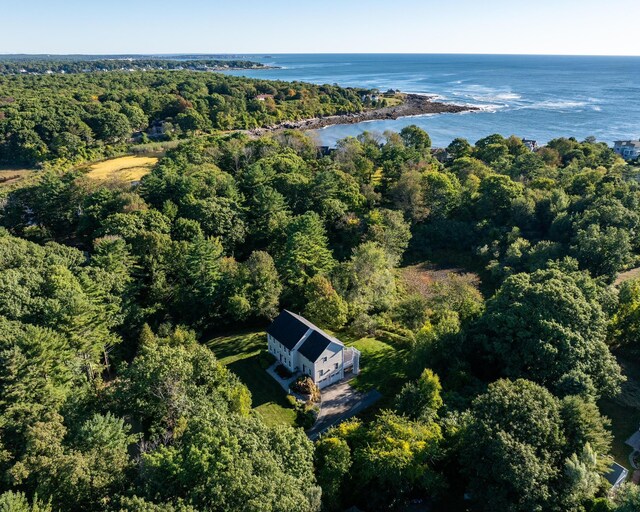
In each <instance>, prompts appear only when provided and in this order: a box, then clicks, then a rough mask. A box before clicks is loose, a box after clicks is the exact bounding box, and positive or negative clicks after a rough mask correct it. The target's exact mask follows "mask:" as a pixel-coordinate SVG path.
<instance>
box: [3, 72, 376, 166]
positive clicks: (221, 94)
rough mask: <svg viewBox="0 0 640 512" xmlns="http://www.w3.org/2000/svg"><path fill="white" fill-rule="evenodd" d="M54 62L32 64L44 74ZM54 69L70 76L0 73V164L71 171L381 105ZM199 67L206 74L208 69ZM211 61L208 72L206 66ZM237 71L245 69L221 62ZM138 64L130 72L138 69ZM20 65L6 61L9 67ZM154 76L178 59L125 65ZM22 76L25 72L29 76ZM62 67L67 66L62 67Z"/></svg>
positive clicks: (309, 91)
mask: <svg viewBox="0 0 640 512" xmlns="http://www.w3.org/2000/svg"><path fill="white" fill-rule="evenodd" d="M56 62H57V61H51V60H46V61H43V62H40V61H35V64H29V65H32V66H44V67H48V68H51V67H52V66H54V65H56ZM107 62H110V64H107V63H103V62H102V61H62V62H60V63H59V64H60V66H63V67H65V66H71V67H72V68H73V69H77V70H80V71H81V72H78V73H77V74H74V72H73V69H71V68H70V69H71V71H70V73H71V74H45V75H39V74H18V75H15V74H13V75H2V67H1V66H3V64H0V165H2V164H4V165H5V166H13V167H15V166H23V167H30V168H31V167H35V166H44V165H45V164H48V165H50V166H52V167H55V168H58V169H60V168H70V167H73V166H75V165H77V164H79V163H81V162H83V161H94V160H97V159H100V158H105V157H109V156H115V155H119V154H122V153H124V152H126V151H127V150H128V149H129V148H130V146H131V145H132V144H141V143H142V144H144V143H147V142H151V141H162V140H171V139H178V138H188V137H191V136H194V135H199V134H203V133H213V132H221V131H222V132H224V131H228V130H250V129H253V128H259V127H265V126H272V125H276V124H278V123H281V122H283V121H296V120H301V119H309V118H313V117H318V116H327V115H335V114H347V113H354V112H361V111H362V110H365V109H367V108H375V107H377V106H381V105H382V104H384V102H385V100H384V99H373V98H374V96H372V95H371V91H369V90H366V89H353V88H342V87H338V86H336V85H312V84H307V83H301V82H291V83H290V82H281V81H266V80H250V79H246V78H240V77H233V76H225V75H223V74H220V73H209V72H195V71H190V70H169V71H167V70H158V71H153V70H152V71H145V72H142V71H138V72H135V71H117V70H114V71H111V72H109V73H104V72H97V71H94V72H91V69H93V68H90V69H89V72H85V68H87V66H94V67H96V69H97V67H98V66H105V67H114V68H116V69H119V68H120V67H122V62H121V61H118V60H112V61H107ZM195 62H204V65H205V66H208V65H209V64H210V63H211V62H210V61H195ZM207 62H209V64H207ZM221 62H224V63H225V64H228V65H230V66H231V65H232V63H235V64H233V65H234V66H235V67H238V66H240V67H245V66H246V65H249V64H250V65H253V64H252V63H245V62H241V61H240V62H237V61H221ZM136 63H137V64H136ZM23 64H24V66H27V65H28V63H22V62H21V61H18V62H13V61H7V62H5V64H4V66H5V68H6V69H9V70H11V69H13V67H12V66H23ZM134 65H137V66H145V67H154V66H161V67H162V69H164V68H165V67H170V66H176V67H177V66H185V65H186V64H185V63H184V62H183V61H173V60H170V61H157V62H156V64H153V62H148V61H133V63H131V65H129V64H127V68H129V67H131V66H134ZM29 69H30V68H29ZM64 69H66V68H64Z"/></svg>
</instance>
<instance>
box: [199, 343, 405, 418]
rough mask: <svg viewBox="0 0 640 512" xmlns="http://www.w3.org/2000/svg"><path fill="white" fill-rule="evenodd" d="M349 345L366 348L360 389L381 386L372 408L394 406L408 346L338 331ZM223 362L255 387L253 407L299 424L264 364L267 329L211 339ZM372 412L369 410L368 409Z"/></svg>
mask: <svg viewBox="0 0 640 512" xmlns="http://www.w3.org/2000/svg"><path fill="white" fill-rule="evenodd" d="M334 334H335V336H336V337H337V338H338V339H340V340H342V341H343V342H344V343H345V344H346V345H348V346H353V347H355V348H357V349H358V350H359V351H360V352H362V357H361V358H360V375H358V376H357V377H356V378H355V379H354V380H353V381H352V384H353V386H354V387H355V388H356V389H359V390H362V391H368V390H370V389H374V388H375V389H377V390H378V391H379V392H380V393H382V399H381V400H380V401H379V402H378V403H377V404H376V405H377V407H373V408H372V411H373V412H372V413H375V411H376V410H378V409H379V408H380V407H391V406H392V404H393V399H394V397H395V395H396V394H397V393H398V391H400V388H402V385H403V384H404V383H405V382H406V380H407V377H406V375H405V373H404V366H405V365H404V363H403V360H404V356H405V354H404V350H402V349H398V348H396V347H395V346H394V345H391V344H389V343H385V342H383V341H380V340H377V339H374V338H366V337H365V338H353V337H350V336H348V335H347V334H345V333H334ZM206 344H207V346H208V347H209V348H210V349H211V350H213V352H214V354H215V355H216V357H217V358H218V359H219V360H220V362H221V363H222V364H224V365H226V366H227V367H228V368H229V369H230V370H231V371H232V372H234V373H235V374H236V375H237V376H238V377H239V378H240V380H242V382H243V383H244V384H245V385H246V386H247V387H248V388H249V391H251V395H252V400H253V408H254V410H255V411H257V412H258V413H259V414H260V415H261V416H262V417H263V418H264V420H265V421H266V422H267V423H268V424H270V425H281V424H286V425H295V424H296V411H294V410H293V408H292V407H291V406H290V404H289V403H288V402H287V400H286V393H285V392H284V390H283V389H282V388H281V387H280V386H279V385H278V384H277V383H276V382H275V381H274V380H273V379H272V378H271V377H270V376H269V375H268V374H267V372H266V371H265V370H264V369H263V368H262V367H261V366H260V363H259V360H258V359H259V354H260V352H261V351H263V350H265V349H266V334H265V333H264V331H245V332H241V333H236V334H233V335H228V336H219V337H216V338H213V339H211V340H209V341H208V342H207V343H206ZM368 412H369V411H368Z"/></svg>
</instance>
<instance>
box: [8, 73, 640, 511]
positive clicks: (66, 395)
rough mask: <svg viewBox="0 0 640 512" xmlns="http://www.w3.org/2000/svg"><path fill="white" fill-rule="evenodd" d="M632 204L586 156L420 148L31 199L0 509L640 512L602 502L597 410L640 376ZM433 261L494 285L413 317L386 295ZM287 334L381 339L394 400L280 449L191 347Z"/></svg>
mask: <svg viewBox="0 0 640 512" xmlns="http://www.w3.org/2000/svg"><path fill="white" fill-rule="evenodd" d="M113 76H116V75H109V78H108V80H109V81H110V82H109V83H112V84H113V83H114V82H113V80H114V79H113V78H112V77H113ZM171 76H172V77H174V76H179V75H173V74H172V75H171ZM151 77H154V78H153V79H154V80H160V81H163V80H166V79H167V78H168V77H167V75H164V74H158V75H155V74H153V73H149V74H145V75H144V76H142V77H131V76H124V75H118V76H117V82H118V83H121V84H122V90H120V91H114V92H112V93H110V94H112V95H113V97H112V98H111V99H110V100H109V101H112V102H115V103H117V101H121V100H122V99H123V98H124V97H125V96H126V95H128V94H132V95H138V98H139V101H140V102H141V103H140V104H145V100H144V99H143V98H145V95H147V98H148V99H150V98H152V97H154V96H153V95H152V94H151V92H150V91H148V90H146V89H144V88H142V90H140V89H138V88H136V87H132V86H130V87H128V88H125V84H130V81H135V82H136V83H138V84H140V83H145V82H146V80H147V79H150V78H151ZM59 79H60V80H61V83H65V84H69V83H74V82H69V80H72V81H73V80H74V78H70V77H60V78H59ZM103 79H104V77H103V76H95V77H93V76H91V77H87V76H83V77H82V79H81V80H80V81H78V82H77V84H78V86H80V84H84V85H85V86H87V87H89V90H86V91H84V92H83V94H85V95H86V96H87V98H89V97H90V95H91V92H92V91H91V90H90V89H91V88H92V87H94V88H96V89H98V88H99V87H100V84H101V83H102V82H101V81H102V80H103ZM21 80H24V81H25V82H23V86H26V85H27V84H28V83H30V82H31V81H34V80H35V82H34V84H35V83H37V81H38V80H39V79H38V78H37V77H25V78H22V79H21ZM56 80H57V78H56ZM194 80H195V79H194ZM201 80H202V81H203V82H202V83H206V82H208V81H211V83H215V82H216V81H219V82H220V85H219V86H220V87H224V86H226V85H229V86H231V87H232V88H233V87H241V85H243V84H244V82H241V81H239V82H237V83H236V82H235V79H227V78H224V79H221V78H216V77H209V76H208V75H207V76H205V75H198V79H197V83H200V81H201ZM16 83H18V82H16ZM263 84H264V87H265V89H261V92H264V91H266V90H267V89H266V87H267V85H268V84H267V83H263ZM131 85H133V84H131ZM159 87H160V90H163V87H162V86H159ZM171 87H173V82H172V83H171V84H168V85H167V88H166V90H167V91H169V90H170V89H171ZM182 87H183V90H184V91H186V85H185V84H182ZM274 87H275V85H274ZM280 87H283V86H280ZM290 87H292V91H295V90H296V89H293V88H298V89H297V91H298V93H300V94H302V90H303V89H302V87H303V86H302V85H295V84H294V85H291V86H290ZM304 87H308V86H304ZM305 90H307V92H309V93H313V92H314V89H312V88H308V89H305ZM126 91H128V92H126ZM145 91H146V92H145ZM334 92H335V94H336V101H337V99H344V101H347V98H343V97H342V96H340V90H338V89H336V90H335V91H334ZM104 94H106V93H104ZM197 94H198V93H197V91H196V92H194V96H192V97H191V96H188V95H186V92H185V95H186V96H185V100H187V98H191V99H189V101H193V105H194V106H193V107H189V108H194V109H199V108H200V106H199V105H200V103H198V101H197V99H196V98H197ZM203 94H204V92H203ZM216 94H219V93H213V95H214V96H215V95H216ZM243 94H244V93H243ZM252 94H253V91H252ZM275 94H279V92H278V91H275ZM350 94H352V93H350ZM221 96H222V95H221ZM163 97H164V96H163V95H162V94H159V95H158V98H160V99H158V100H157V101H156V103H154V105H156V106H155V107H153V108H154V109H159V110H157V111H161V110H162V107H161V106H160V105H161V104H162V102H163V101H164V100H163V99H162V98H163ZM167 97H170V98H172V100H171V101H174V100H175V96H174V95H173V94H171V93H169V92H167ZM43 98H44V96H43ZM49 99H51V98H49ZM31 100H33V98H31ZM21 101H26V99H25V100H20V99H18V101H17V102H18V103H20V102H21ZM43 101H44V99H43ZM106 101H107V100H106V99H105V102H106ZM317 101H319V102H320V103H313V104H315V105H319V104H323V103H322V102H321V101H320V100H317ZM354 101H355V100H354ZM52 104H53V103H52ZM117 104H118V105H120V103H117ZM123 104H124V105H128V104H129V103H127V102H124V103H123ZM331 105H332V104H328V105H327V108H334V107H333V106H331ZM63 107H64V104H60V103H57V104H56V108H63ZM105 108H109V107H105ZM149 112H151V110H149ZM74 115H75V114H74ZM209 119H210V118H209ZM235 119H237V120H238V121H239V120H240V119H241V118H239V117H238V118H235ZM245 119H249V118H245ZM54 131H55V130H54ZM34 133H35V132H34ZM52 133H53V132H52ZM42 140H44V139H42ZM636 176H637V169H634V168H632V167H630V166H628V165H627V164H625V162H623V161H622V160H621V159H619V158H618V157H616V156H615V154H614V153H613V152H612V151H611V150H610V149H609V148H608V147H607V145H606V144H603V143H598V142H596V141H595V140H593V139H588V140H585V141H582V142H579V141H577V140H575V139H566V138H560V139H556V140H553V141H551V142H549V144H548V145H546V146H544V147H542V148H540V149H538V150H537V151H535V152H532V151H530V150H529V149H527V147H525V146H524V145H523V143H522V141H521V140H520V139H518V138H516V137H509V138H504V137H502V136H500V135H490V136H488V137H486V138H483V139H481V140H479V141H477V142H475V144H474V145H472V144H470V143H469V142H468V141H466V140H464V139H456V140H455V141H453V142H452V143H451V144H450V146H449V147H448V148H447V149H446V151H443V150H439V151H432V148H431V141H430V138H429V136H428V134H427V133H426V132H424V131H423V130H421V129H420V128H418V127H415V126H409V127H406V128H404V129H403V130H402V131H401V132H399V133H392V132H387V133H385V134H383V135H376V134H372V133H366V132H365V133H363V134H362V135H361V136H359V137H357V138H347V139H344V140H342V141H340V142H339V143H338V146H337V148H336V149H335V151H333V152H331V153H330V154H329V155H326V154H325V155H323V154H321V153H320V152H319V150H318V147H317V146H316V144H315V142H314V141H313V140H312V139H311V138H309V137H308V136H306V135H304V134H303V133H300V132H296V131H280V132H274V133H272V134H270V135H267V136H263V137H259V138H258V137H250V136H248V135H246V134H243V133H232V134H226V135H216V136H202V137H198V138H192V139H190V140H186V141H184V142H183V143H181V144H180V145H179V146H178V147H177V148H175V149H173V150H170V151H169V152H168V153H167V154H166V156H165V157H164V158H162V159H161V160H160V161H159V162H158V164H157V165H156V166H155V167H154V168H153V169H152V171H151V172H150V173H149V174H147V175H146V176H145V177H143V178H142V180H141V182H140V183H139V184H138V185H134V186H132V185H131V184H130V183H128V182H119V181H117V180H115V181H94V180H91V179H88V178H87V176H86V170H83V169H82V168H78V169H75V170H70V171H62V170H56V169H49V170H45V171H41V173H40V174H39V176H38V179H36V180H34V181H30V182H28V183H26V184H24V185H23V186H21V187H18V188H15V189H12V190H10V191H9V192H8V193H7V194H5V197H4V198H3V200H2V203H1V210H0V225H2V228H1V230H0V268H1V269H2V272H1V273H0V361H1V364H0V474H1V476H2V477H1V479H0V482H1V483H0V490H1V491H2V493H0V509H1V510H11V511H38V512H44V511H63V510H64V511H84V510H92V511H99V510H102V511H105V512H106V511H140V512H142V511H145V512H147V511H149V512H151V511H154V512H160V511H162V512H173V511H196V510H197V511H220V512H223V511H224V512H226V511H236V510H237V511H251V512H254V511H255V512H258V511H260V512H262V511H264V512H271V511H273V512H275V511H278V512H287V511H291V512H293V511H300V512H316V511H321V510H322V511H340V510H346V509H347V508H349V507H351V506H357V507H358V508H359V509H360V510H363V511H377V510H399V511H402V510H405V507H407V506H408V505H409V504H411V503H413V504H415V503H422V504H423V505H424V506H426V507H427V508H426V510H434V511H439V510H442V511H449V510H476V511H486V512H490V511H497V510H500V511H505V512H508V511H513V512H530V511H557V512H566V511H576V512H597V511H609V512H613V511H615V512H627V511H632V510H633V511H635V510H638V507H639V506H640V488H638V487H637V486H635V485H630V484H629V485H625V486H623V487H622V488H621V489H620V490H619V491H618V492H617V493H616V494H615V496H613V497H611V496H610V495H609V493H608V484H607V483H606V482H605V480H604V478H603V475H604V474H605V472H606V471H607V470H608V467H609V465H610V464H611V462H612V457H611V446H612V440H613V436H612V432H611V422H610V421H609V419H608V418H607V417H606V416H605V415H604V414H603V413H602V412H601V410H600V404H602V403H603V400H607V399H610V398H611V397H614V396H616V394H618V393H619V392H620V389H621V386H622V385H623V384H624V380H625V376H624V375H623V372H622V371H621V368H620V366H619V364H618V362H617V360H616V357H615V355H614V353H615V354H619V353H626V354H632V355H634V357H635V355H637V354H638V352H639V351H640V345H639V344H638V339H639V338H638V326H639V325H640V281H638V280H633V279H630V280H627V281H625V282H624V283H623V284H621V285H620V284H619V283H618V285H616V283H615V279H616V277H617V276H618V274H619V273H620V272H622V271H624V270H627V269H630V268H633V267H635V266H637V265H638V259H639V258H638V257H639V255H640V235H639V231H638V223H639V221H640V217H639V215H640V186H639V185H638V182H637V179H636ZM427 261H428V262H433V263H435V264H442V263H443V262H447V263H449V264H451V263H453V264H455V265H458V266H460V267H463V268H465V269H466V270H467V271H468V272H473V273H475V274H476V275H478V276H479V279H480V280H481V284H480V285H479V286H478V285H476V284H474V282H473V281H472V280H470V279H468V278H466V277H465V276H464V275H459V276H451V277H450V278H448V279H446V280H442V281H439V282H436V283H433V284H430V285H429V287H428V288H429V289H428V293H420V291H419V290H417V289H416V288H414V287H410V286H408V284H407V281H406V279H403V278H402V277H401V276H402V273H403V270H404V269H406V268H407V267H408V266H410V265H415V264H416V263H420V262H427ZM283 307H286V308H289V309H291V310H295V311H300V312H303V313H304V314H305V316H306V317H307V318H309V319H311V320H312V321H314V322H316V323H317V324H318V325H319V326H321V327H323V328H326V329H330V330H331V331H332V332H337V333H342V334H344V335H355V336H369V337H376V336H385V339H387V340H388V341H389V343H390V344H392V345H394V346H398V347H402V352H401V353H402V357H400V358H398V360H397V361H394V364H395V365H396V366H397V367H399V368H400V369H401V372H402V375H404V376H405V377H406V378H404V379H403V381H402V382H400V385H399V386H397V387H396V388H392V387H389V388H385V389H382V388H381V391H383V393H384V394H385V398H384V399H383V400H382V401H381V403H380V405H379V406H378V407H376V408H375V409H374V410H373V411H368V412H367V414H365V415H363V416H362V417H360V418H357V419H353V420H349V421H347V422H345V423H342V424H341V425H339V426H337V427H335V428H334V429H332V430H330V431H329V432H327V433H326V434H324V435H323V436H321V437H320V438H319V440H318V441H317V442H315V443H312V442H311V441H309V439H308V438H307V437H306V435H305V433H304V431H303V430H302V429H301V428H299V427H295V426H286V425H275V426H274V425H269V424H267V423H266V422H265V421H264V419H263V418H262V417H261V415H260V414H258V413H256V412H255V411H253V410H252V395H251V393H250V391H249V390H248V389H247V387H246V386H245V385H244V383H243V382H242V381H241V380H240V379H239V378H238V377H237V376H236V375H234V373H233V372H232V371H230V370H229V369H228V368H227V367H226V366H224V365H223V364H221V363H220V362H219V361H218V359H217V358H216V356H215V355H214V353H215V347H210V346H206V345H204V344H203V343H202V340H203V339H205V338H207V337H210V336H211V334H212V333H219V332H242V330H243V329H246V328H247V327H251V326H257V327H262V328H263V327H264V326H266V325H268V323H269V321H270V319H272V318H273V317H274V316H275V315H276V314H277V313H278V312H279V311H280V309H281V308H283ZM265 348H266V342H265ZM363 361H364V360H363ZM363 364H365V365H366V361H365V362H364V363H363Z"/></svg>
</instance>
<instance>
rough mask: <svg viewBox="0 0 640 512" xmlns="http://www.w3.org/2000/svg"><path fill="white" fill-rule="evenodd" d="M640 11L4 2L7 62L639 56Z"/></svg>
mask: <svg viewBox="0 0 640 512" xmlns="http://www.w3.org/2000/svg"><path fill="white" fill-rule="evenodd" d="M639 26H640V0H608V1H604V0H539V1H530V2H525V1H522V0H438V1H434V0H385V1H382V0H322V1H317V0H313V1H311V0H227V1H219V0H177V1H176V0H173V1H168V0H111V1H100V2H99V1H95V0H83V1H80V0H57V1H56V0H0V53H106V54H108V53H183V52H185V53H187V52H188V53H313V52H327V53H333V52H338V53H350V52H354V53H355V52H374V53H377V52H415V53H542V54H587V55H600V54H602V55H640V33H639V30H638V27H639Z"/></svg>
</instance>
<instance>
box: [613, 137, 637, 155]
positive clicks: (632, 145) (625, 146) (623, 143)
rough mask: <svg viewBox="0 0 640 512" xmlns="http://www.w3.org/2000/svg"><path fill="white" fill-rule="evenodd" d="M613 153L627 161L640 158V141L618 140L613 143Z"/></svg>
mask: <svg viewBox="0 0 640 512" xmlns="http://www.w3.org/2000/svg"><path fill="white" fill-rule="evenodd" d="M613 151H614V152H615V153H616V154H618V155H620V156H621V157H622V158H624V159H625V160H635V159H637V158H640V140H617V141H615V142H614V143H613Z"/></svg>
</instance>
